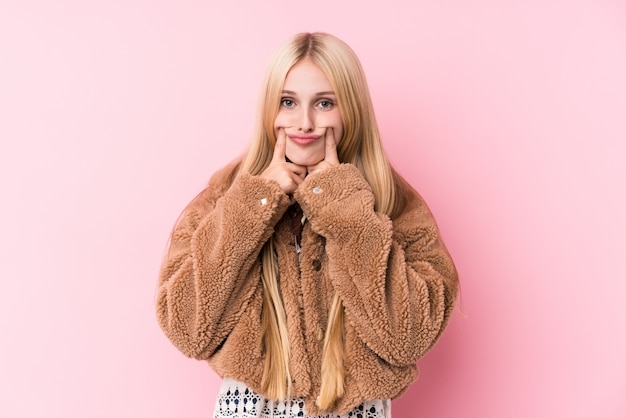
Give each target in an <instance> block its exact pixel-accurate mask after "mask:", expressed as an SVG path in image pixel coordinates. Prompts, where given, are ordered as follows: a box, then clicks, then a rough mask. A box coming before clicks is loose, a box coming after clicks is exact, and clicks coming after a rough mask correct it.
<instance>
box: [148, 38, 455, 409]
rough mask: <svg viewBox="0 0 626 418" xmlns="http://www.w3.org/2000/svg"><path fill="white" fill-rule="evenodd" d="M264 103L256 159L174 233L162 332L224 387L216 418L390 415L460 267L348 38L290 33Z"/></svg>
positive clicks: (253, 150) (449, 301)
mask: <svg viewBox="0 0 626 418" xmlns="http://www.w3.org/2000/svg"><path fill="white" fill-rule="evenodd" d="M259 107H260V108H259V113H258V123H257V126H256V132H255V135H254V137H253V139H252V142H251V144H250V147H249V149H248V151H247V153H246V155H245V156H244V157H243V158H242V159H241V160H240V161H237V162H235V163H232V164H230V165H228V166H227V167H225V168H224V169H222V170H220V171H218V172H217V173H216V174H214V175H213V177H212V178H211V180H210V182H209V185H208V187H207V188H206V189H205V190H204V191H203V192H201V193H200V194H199V195H198V196H197V197H196V198H195V199H194V200H193V201H192V202H191V203H190V204H189V205H188V206H187V208H186V209H185V211H184V212H183V214H182V215H181V218H180V220H179V222H178V223H177V225H176V226H175V228H174V231H173V233H172V236H171V240H170V247H169V251H168V253H167V255H166V258H165V261H164V263H163V266H162V270H161V274H160V279H159V287H158V300H157V313H158V319H159V323H160V325H161V327H162V329H163V331H164V332H165V334H166V335H167V336H168V337H169V339H170V340H171V341H172V343H174V344H175V345H176V347H178V348H179V349H180V350H181V351H182V352H183V353H184V354H185V355H187V356H189V357H193V358H196V359H201V360H207V361H208V362H209V364H210V365H211V366H212V367H213V369H214V370H215V371H216V372H217V373H218V374H219V375H220V376H222V378H223V381H222V387H221V390H220V393H219V396H218V399H217V403H216V407H215V413H214V417H270V416H273V417H300V416H305V417H311V416H323V417H363V418H365V417H369V418H374V417H389V416H391V415H390V400H391V399H393V398H395V397H397V396H399V395H400V394H401V393H402V392H403V391H404V390H405V389H406V388H407V386H408V385H409V384H411V383H412V382H413V381H414V380H415V379H416V377H417V368H416V365H415V363H416V361H417V359H419V358H420V357H421V356H422V355H423V354H424V353H425V352H426V351H427V350H428V349H429V348H430V347H432V345H433V344H434V343H435V341H436V340H437V338H438V337H439V335H440V334H441V332H442V331H443V329H444V328H445V326H446V323H447V321H448V318H449V316H450V312H451V310H452V307H453V305H454V301H455V297H456V292H457V275H456V270H455V268H454V264H453V262H452V260H451V259H450V257H449V255H448V252H447V251H446V249H445V247H444V245H443V243H442V242H441V239H440V237H439V233H438V230H437V226H436V224H435V221H434V220H433V217H432V215H431V213H430V211H429V209H428V208H427V206H426V205H425V203H424V202H423V201H422V199H421V198H420V197H419V196H418V194H417V193H416V192H415V191H414V190H413V189H412V188H411V187H410V186H409V185H408V184H407V183H406V182H405V181H404V180H403V179H402V178H401V177H400V176H399V175H398V174H397V173H396V172H395V171H394V170H393V168H392V167H391V165H390V164H389V162H388V160H387V158H386V156H385V153H384V150H383V147H382V144H381V140H380V137H379V133H378V129H377V126H376V120H375V117H374V111H373V108H372V104H371V101H370V96H369V92H368V89H367V85H366V82H365V77H364V75H363V71H362V69H361V65H360V64H359V61H358V59H357V57H356V56H355V54H354V53H353V51H352V50H351V49H350V48H349V47H348V46H347V45H346V44H345V43H343V42H342V41H341V40H339V39H337V38H336V37H333V36H331V35H328V34H324V33H303V34H299V35H296V36H295V37H293V38H292V39H291V40H289V42H287V43H286V44H285V45H284V46H283V47H282V48H281V49H280V50H279V51H278V53H277V54H276V56H275V57H274V59H273V61H272V63H271V65H270V68H269V70H268V73H267V79H266V82H265V85H264V91H263V93H262V97H261V101H260V105H259Z"/></svg>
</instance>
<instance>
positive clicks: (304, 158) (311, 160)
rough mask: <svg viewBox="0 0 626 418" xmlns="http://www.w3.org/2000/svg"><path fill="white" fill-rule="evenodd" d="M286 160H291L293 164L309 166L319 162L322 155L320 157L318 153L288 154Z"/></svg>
mask: <svg viewBox="0 0 626 418" xmlns="http://www.w3.org/2000/svg"><path fill="white" fill-rule="evenodd" d="M286 157H287V160H288V161H290V162H292V163H293V164H295V165H299V166H302V167H311V166H314V165H315V164H317V163H319V162H320V161H322V160H323V159H324V157H323V156H322V157H320V156H319V155H298V154H288V155H286Z"/></svg>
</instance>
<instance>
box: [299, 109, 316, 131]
mask: <svg viewBox="0 0 626 418" xmlns="http://www.w3.org/2000/svg"><path fill="white" fill-rule="evenodd" d="M298 118H299V120H298V130H300V131H302V132H312V131H313V128H314V125H313V116H312V115H311V113H310V111H309V110H308V109H305V110H301V111H300V114H299V115H298Z"/></svg>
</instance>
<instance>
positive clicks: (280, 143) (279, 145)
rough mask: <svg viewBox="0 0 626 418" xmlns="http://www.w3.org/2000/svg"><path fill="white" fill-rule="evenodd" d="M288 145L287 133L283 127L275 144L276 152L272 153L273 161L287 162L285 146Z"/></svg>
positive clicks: (279, 130)
mask: <svg viewBox="0 0 626 418" xmlns="http://www.w3.org/2000/svg"><path fill="white" fill-rule="evenodd" d="M286 147H287V135H286V134H285V130H284V129H283V128H279V129H278V136H277V137H276V144H275V145H274V154H273V155H272V161H279V162H281V163H284V162H285V148H286Z"/></svg>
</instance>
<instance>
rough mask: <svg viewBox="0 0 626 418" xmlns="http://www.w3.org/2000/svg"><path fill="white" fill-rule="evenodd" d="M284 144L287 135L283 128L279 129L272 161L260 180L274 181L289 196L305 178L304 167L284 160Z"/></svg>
mask: <svg viewBox="0 0 626 418" xmlns="http://www.w3.org/2000/svg"><path fill="white" fill-rule="evenodd" d="M286 144H287V134H285V130H284V129H283V128H280V129H279V130H278V137H277V138H276V146H275V147H274V155H273V156H272V161H271V162H270V165H269V166H267V168H266V169H265V170H264V171H263V172H262V173H261V178H264V179H267V180H274V181H276V182H277V183H278V185H279V186H280V188H281V189H282V190H283V191H284V192H285V193H286V194H288V195H291V194H292V193H293V192H295V191H296V189H297V188H298V186H299V185H300V183H302V181H303V180H304V178H305V177H306V167H303V166H300V165H297V164H294V163H289V162H287V161H286V160H285V148H286Z"/></svg>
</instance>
